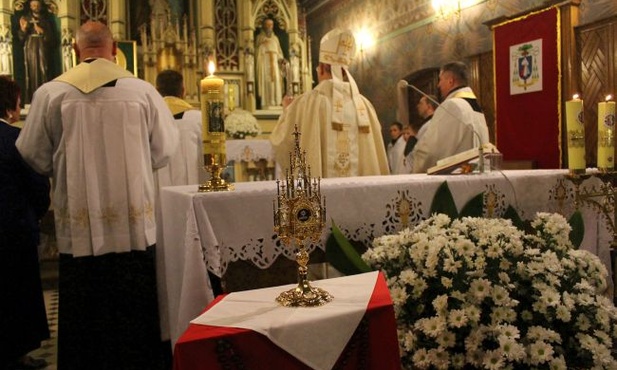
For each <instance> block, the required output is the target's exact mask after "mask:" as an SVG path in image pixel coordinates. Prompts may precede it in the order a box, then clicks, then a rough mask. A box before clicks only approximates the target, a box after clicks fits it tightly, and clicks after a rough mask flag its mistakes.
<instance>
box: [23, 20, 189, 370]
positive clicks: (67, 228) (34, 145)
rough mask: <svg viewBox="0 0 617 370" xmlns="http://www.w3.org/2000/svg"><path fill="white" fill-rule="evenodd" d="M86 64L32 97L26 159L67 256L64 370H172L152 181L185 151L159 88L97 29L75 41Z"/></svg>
mask: <svg viewBox="0 0 617 370" xmlns="http://www.w3.org/2000/svg"><path fill="white" fill-rule="evenodd" d="M75 52H76V54H77V55H78V56H79V60H80V62H81V63H80V64H79V65H77V66H76V67H74V68H73V69H70V70H69V71H68V72H66V73H64V74H62V75H61V76H59V77H58V78H56V79H55V80H53V81H51V82H48V83H46V84H44V85H42V86H41V87H40V88H39V89H38V90H37V91H36V92H35V94H34V98H33V100H32V106H31V108H30V111H29V113H28V117H27V118H26V123H25V124H24V129H23V130H22V132H21V135H20V136H19V138H18V140H17V143H16V145H17V149H18V150H19V152H20V153H21V155H22V157H23V158H24V160H25V161H26V162H27V163H28V164H29V165H30V166H31V167H32V168H33V169H34V170H35V171H37V172H39V173H41V174H44V175H48V176H51V177H52V178H53V182H52V184H53V190H52V191H53V197H52V199H53V202H52V204H53V209H54V218H55V224H56V240H57V245H58V250H59V252H60V267H59V294H60V301H61V302H62V310H61V311H60V316H59V319H58V322H59V328H58V368H59V369H92V368H94V367H96V368H105V369H127V368H131V369H163V368H164V361H163V359H164V354H163V353H162V350H163V346H162V345H161V337H160V331H159V317H158V304H157V291H156V283H157V282H156V273H155V261H154V260H155V248H156V246H155V244H156V222H155V216H154V208H155V202H156V199H155V194H156V193H155V188H154V178H153V169H156V168H160V167H162V166H164V165H166V164H167V161H168V160H169V157H170V156H171V155H172V154H173V153H174V152H175V150H176V146H177V144H178V130H177V128H176V126H175V125H174V122H173V117H172V115H171V112H170V111H169V109H168V108H167V106H166V105H165V102H164V101H163V98H162V97H161V95H160V94H159V93H158V92H157V91H156V90H155V89H154V86H152V85H151V84H149V83H147V82H145V81H143V80H140V79H138V78H135V76H133V75H132V74H131V73H130V72H128V71H126V70H125V69H123V68H122V67H120V66H118V65H117V64H116V63H114V62H113V60H114V57H115V55H116V44H115V42H114V41H113V38H112V34H111V31H110V30H109V28H107V26H105V25H104V24H102V23H100V22H92V21H88V22H86V23H84V24H83V25H82V26H81V28H80V29H79V31H78V32H77V36H76V44H75Z"/></svg>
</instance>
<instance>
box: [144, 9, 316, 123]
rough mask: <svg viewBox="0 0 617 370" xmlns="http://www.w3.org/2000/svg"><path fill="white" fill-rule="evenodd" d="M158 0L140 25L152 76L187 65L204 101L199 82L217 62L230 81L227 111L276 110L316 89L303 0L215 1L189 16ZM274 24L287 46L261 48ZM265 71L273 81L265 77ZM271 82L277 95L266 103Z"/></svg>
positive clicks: (189, 80)
mask: <svg viewBox="0 0 617 370" xmlns="http://www.w3.org/2000/svg"><path fill="white" fill-rule="evenodd" d="M151 3H152V4H153V5H152V6H151V9H152V13H151V17H150V22H149V23H145V24H143V25H142V26H140V28H139V33H140V36H139V39H140V42H141V56H142V64H143V71H144V73H143V77H144V79H145V80H147V81H150V82H152V83H154V81H155V79H156V75H157V73H158V72H160V71H161V70H163V69H175V70H178V71H181V72H182V74H183V75H184V80H185V85H186V86H185V88H186V94H187V100H189V101H192V102H194V103H195V104H197V102H198V90H199V81H200V80H201V79H202V78H203V77H204V76H205V72H204V71H205V68H206V65H207V62H209V61H214V62H215V65H216V75H217V76H219V77H221V78H223V79H224V80H225V87H224V91H225V108H226V112H229V111H231V110H233V109H234V108H236V107H241V108H244V109H246V110H249V111H251V112H255V111H256V110H259V111H264V110H265V111H268V112H272V111H273V112H275V113H276V112H277V110H279V109H280V106H281V99H282V96H284V95H285V94H294V95H295V94H300V93H302V92H304V91H307V90H310V89H311V87H312V75H311V70H312V67H311V64H310V45H309V43H310V40H309V38H308V36H307V31H306V24H305V17H304V14H301V13H299V11H298V8H297V5H296V1H295V0H251V1H238V0H207V1H203V2H198V3H197V4H196V6H197V8H196V9H192V8H191V9H189V12H188V13H185V14H184V15H182V16H181V17H180V16H178V15H177V14H175V13H174V12H173V9H172V8H171V7H170V5H169V3H168V2H167V1H165V0H154V1H151ZM266 23H268V24H270V25H271V28H270V31H271V33H269V34H268V37H269V38H270V39H276V40H277V41H278V44H279V45H280V52H278V50H277V49H276V48H274V47H273V48H272V49H270V50H267V51H263V50H262V48H261V47H262V45H263V43H262V40H263V35H264V33H265V31H264V32H262V29H263V28H264V25H265V24H266ZM196 30H197V31H196ZM272 45H274V44H272ZM262 51H263V53H262ZM263 55H267V56H268V58H269V59H268V60H267V61H264V60H263V58H262V56H263ZM264 65H267V66H268V68H265V69H264V68H263V66H264ZM264 72H267V73H268V76H271V77H272V80H270V81H265V79H266V77H265V76H266V74H265V73H264ZM270 87H272V88H273V89H274V90H276V94H275V95H274V97H275V99H273V100H271V101H269V102H266V101H265V97H263V96H262V95H264V92H265V91H266V90H269V89H270ZM262 100H263V102H262Z"/></svg>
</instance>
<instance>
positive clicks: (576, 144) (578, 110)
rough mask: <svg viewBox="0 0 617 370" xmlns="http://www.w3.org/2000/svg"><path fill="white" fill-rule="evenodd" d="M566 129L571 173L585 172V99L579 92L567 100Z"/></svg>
mask: <svg viewBox="0 0 617 370" xmlns="http://www.w3.org/2000/svg"><path fill="white" fill-rule="evenodd" d="M566 129H567V140H568V169H569V170H570V173H571V174H582V173H585V167H586V163H585V121H584V120H583V100H582V99H580V98H579V96H578V94H575V95H574V96H573V97H572V100H568V101H567V102H566Z"/></svg>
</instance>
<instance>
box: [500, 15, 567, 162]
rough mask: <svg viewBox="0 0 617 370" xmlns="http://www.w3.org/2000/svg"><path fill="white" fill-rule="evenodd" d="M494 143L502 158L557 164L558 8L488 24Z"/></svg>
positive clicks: (558, 101) (558, 115)
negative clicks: (490, 34)
mask: <svg viewBox="0 0 617 370" xmlns="http://www.w3.org/2000/svg"><path fill="white" fill-rule="evenodd" d="M493 37H494V49H493V52H494V63H495V66H494V70H495V108H496V112H495V131H496V144H497V147H498V148H499V150H500V151H501V152H502V153H503V154H504V159H505V160H533V161H535V163H536V164H537V166H538V168H560V167H561V140H560V115H561V107H560V101H561V90H560V87H559V83H560V82H559V75H560V63H561V61H560V54H559V47H560V33H559V9H558V8H557V7H552V8H548V9H545V10H541V11H538V12H533V13H530V14H528V15H525V16H522V17H520V18H516V19H513V20H509V21H507V22H504V23H501V24H498V25H495V26H494V27H493Z"/></svg>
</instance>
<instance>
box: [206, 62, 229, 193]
mask: <svg viewBox="0 0 617 370" xmlns="http://www.w3.org/2000/svg"><path fill="white" fill-rule="evenodd" d="M208 72H209V73H210V75H209V76H207V77H206V78H204V79H202V80H201V124H202V144H203V154H204V162H205V164H206V168H207V170H208V171H209V172H210V173H211V179H210V180H209V181H208V182H206V183H205V184H202V185H200V186H199V191H220V190H229V184H226V183H225V181H224V180H223V179H221V178H220V173H221V171H222V169H224V168H225V166H226V165H227V155H226V153H225V123H224V121H223V118H224V116H223V114H224V108H225V100H224V99H225V94H224V91H223V88H224V85H225V81H223V79H222V78H219V77H217V76H215V75H214V62H212V61H210V62H209V64H208Z"/></svg>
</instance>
